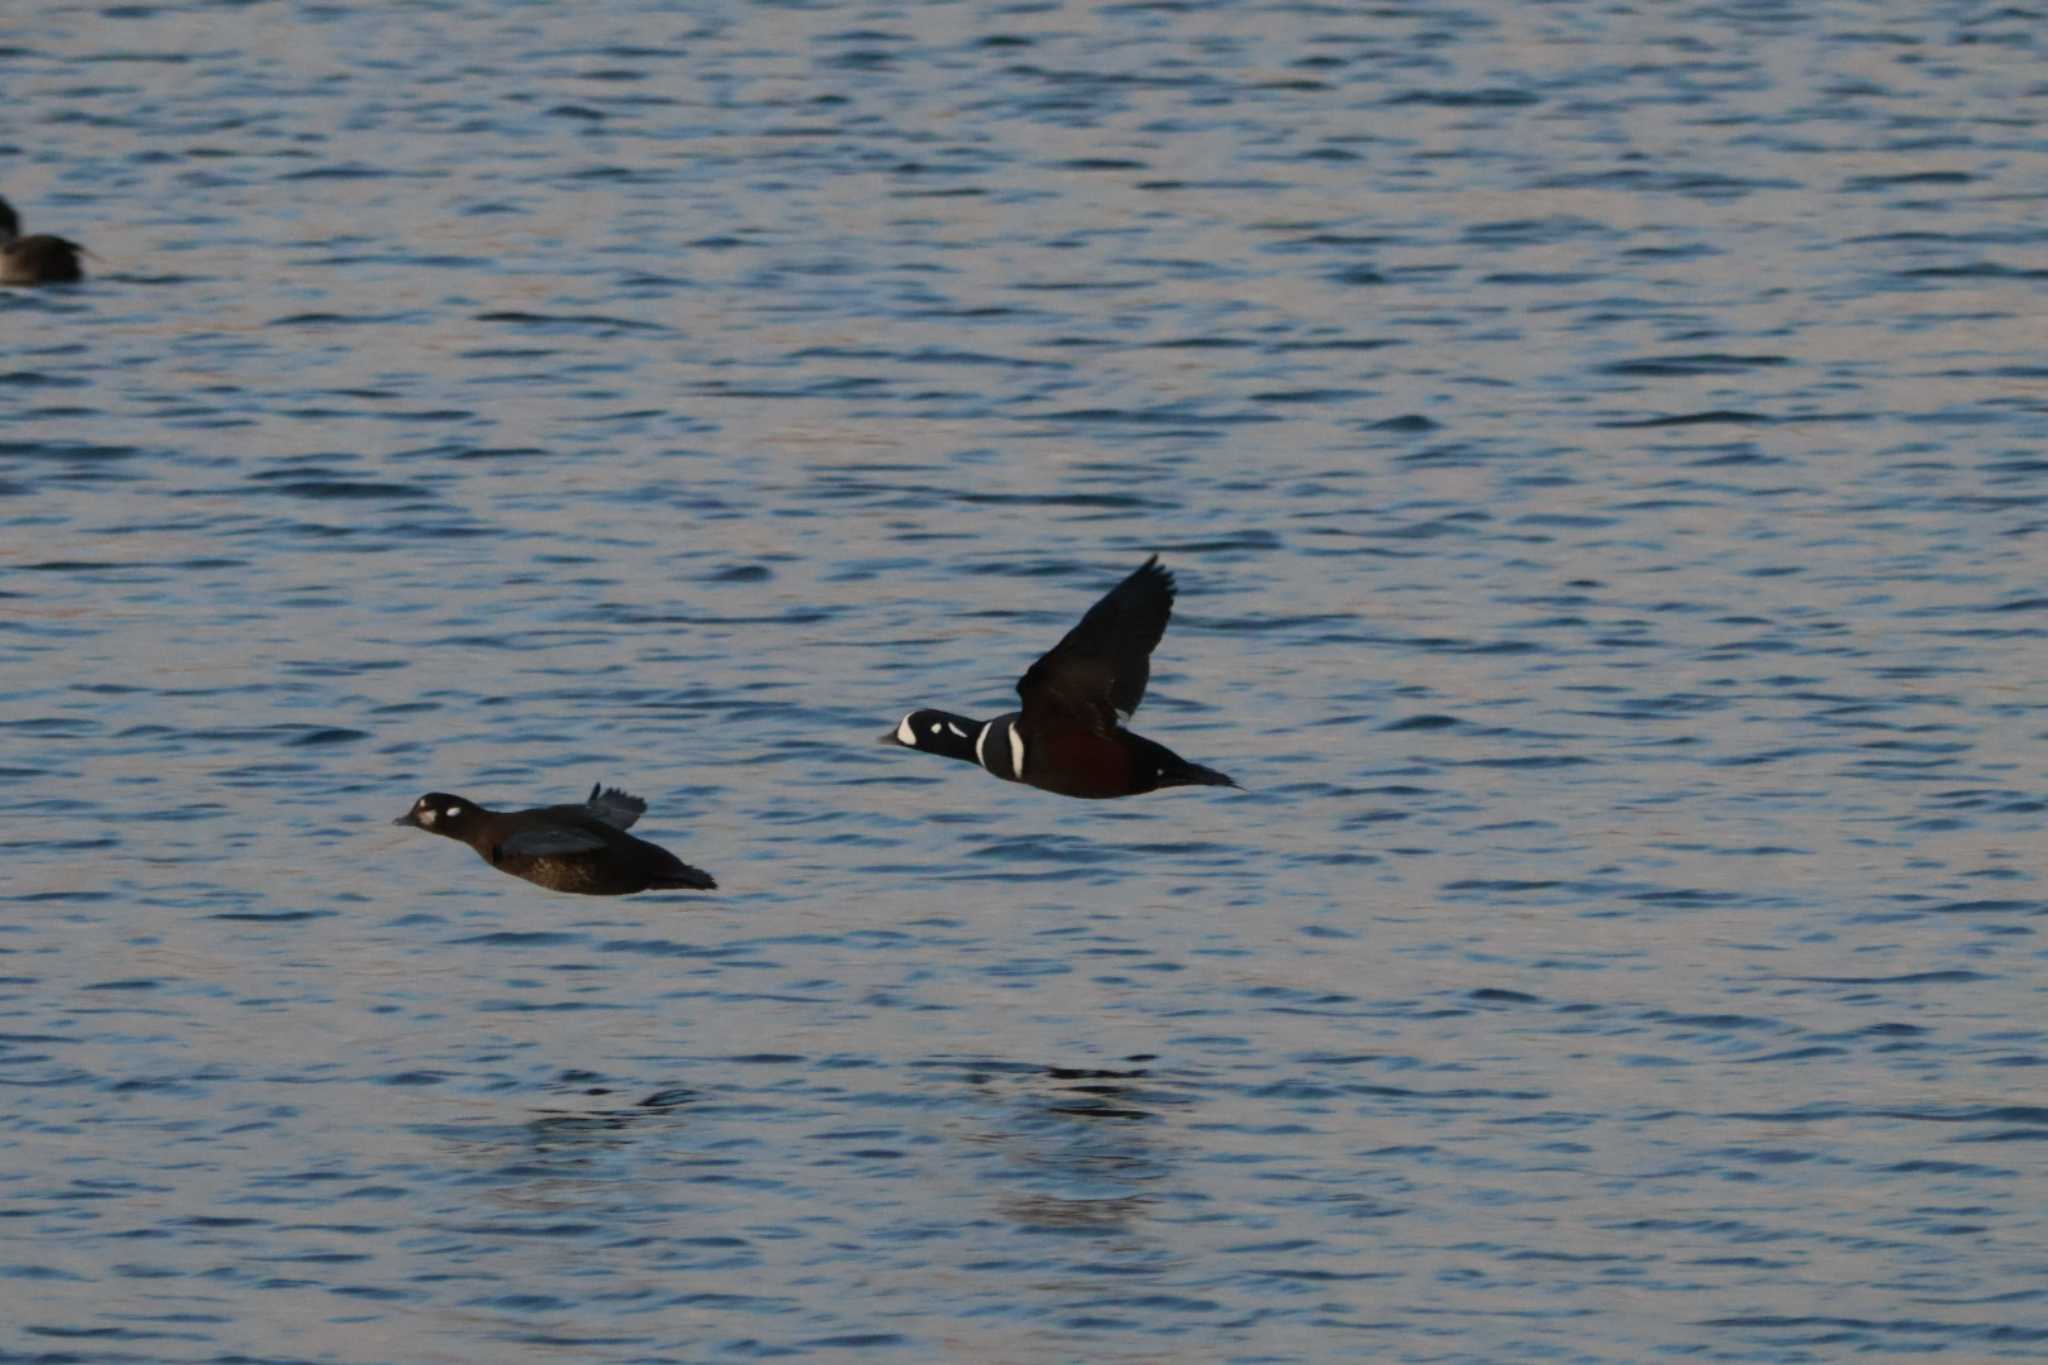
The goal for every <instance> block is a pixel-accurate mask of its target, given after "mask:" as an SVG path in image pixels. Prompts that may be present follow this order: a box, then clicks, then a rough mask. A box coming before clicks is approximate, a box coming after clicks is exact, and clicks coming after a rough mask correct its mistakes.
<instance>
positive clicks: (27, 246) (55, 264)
mask: <svg viewBox="0 0 2048 1365" xmlns="http://www.w3.org/2000/svg"><path fill="white" fill-rule="evenodd" d="M83 250H85V248H84V247H82V246H80V245H79V244H78V243H76V242H72V241H66V240H65V239H64V238H62V237H51V236H47V235H45V234H43V233H37V234H36V235H35V236H33V237H24V236H22V235H21V219H20V218H19V217H18V216H16V214H15V212H14V206H13V205H12V204H9V203H8V202H7V201H6V200H5V199H0V284H68V283H70V282H71V281H73V280H82V279H84V278H85V272H84V271H83V270H80V269H79V268H78V253H79V252H81V251H83Z"/></svg>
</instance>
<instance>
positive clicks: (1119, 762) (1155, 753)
mask: <svg viewBox="0 0 2048 1365" xmlns="http://www.w3.org/2000/svg"><path fill="white" fill-rule="evenodd" d="M1172 611H1173V575H1172V574H1170V573H1168V572H1167V571H1166V570H1165V569H1164V568H1161V567H1160V564H1159V556H1158V555H1153V556H1152V557H1151V558H1150V559H1148V560H1146V561H1145V562H1144V564H1143V565H1142V566H1140V567H1139V569H1138V570H1137V572H1135V573H1133V574H1132V575H1131V576H1130V577H1129V578H1126V579H1125V580H1124V581H1123V582H1121V583H1119V584H1117V586H1116V588H1115V589H1114V590H1112V591H1111V592H1110V594H1109V595H1108V596H1107V597H1105V598H1103V599H1102V600H1101V601H1100V602H1097V603H1096V604H1095V605H1094V606H1093V607H1090V608H1089V609H1088V614H1087V615H1086V616H1084V617H1082V618H1081V624H1080V625H1078V626H1075V627H1074V628H1073V629H1072V630H1070V631H1068V632H1067V637H1066V638H1065V639H1064V640H1061V641H1060V642H1059V643H1058V644H1057V645H1054V646H1053V647H1052V649H1051V650H1050V651H1049V652H1048V653H1047V654H1046V655H1045V656H1044V657H1042V658H1041V659H1039V661H1038V662H1037V663H1035V664H1033V665H1031V667H1030V668H1028V669H1026V670H1024V676H1023V677H1021V678H1019V679H1017V694H1018V695H1019V696H1021V697H1022V698H1023V699H1024V709H1023V710H1022V711H1013V712H1011V713H1010V714H1009V715H1007V716H997V717H996V718H995V719H994V720H985V721H984V720H969V719H967V717H965V716H956V715H953V714H951V713H949V712H946V711H912V712H911V713H910V714H909V715H907V716H905V717H904V718H903V720H902V722H901V723H900V724H898V725H897V727H896V728H895V729H894V730H891V731H890V732H889V733H888V734H886V735H883V736H882V742H883V743H885V744H901V745H902V746H903V747H904V748H906V749H922V750H923V751H924V752H926V753H928V754H944V755H945V756H946V757H948V758H963V759H966V760H967V761H968V762H969V763H979V764H980V765H981V766H982V767H984V768H986V769H988V770H989V771H990V772H992V773H994V774H995V775H996V776H997V777H1000V778H1003V779H1004V780H1006V781H1010V782H1023V783H1027V784H1028V785H1030V786H1033V787H1042V788H1044V789H1045V790H1046V791H1049V792H1058V793H1059V794H1060V795H1061V796H1083V797H1097V798H1100V797H1111V796H1136V795H1138V794H1139V793H1141V792H1149V791H1157V790H1158V789H1159V788H1161V787H1195V786H1200V787H1235V786H1236V785H1237V783H1235V782H1233V781H1231V780H1230V779H1229V778H1227V777H1225V776H1224V775H1223V774H1222V773H1219V772H1217V771H1216V770H1215V769H1214V768H1204V767H1203V766H1202V765H1201V764H1199V763H1190V762H1188V761H1187V760H1186V759H1184V758H1182V757H1181V756H1180V755H1179V754H1176V753H1174V752H1173V751H1172V750H1171V749H1168V748H1167V747H1166V746H1165V745H1163V744H1155V743H1153V742H1152V741H1151V740H1149V739H1146V738H1145V737H1144V736H1142V735H1134V734H1132V733H1131V732H1130V731H1129V730H1126V729H1124V726H1123V723H1124V722H1125V721H1127V720H1129V719H1130V718H1131V713H1132V712H1134V711H1136V710H1137V709H1138V703H1139V702H1140V701H1141V700H1143V698H1144V696H1145V683H1146V681H1147V680H1148V679H1149V678H1150V677H1151V675H1152V662H1151V660H1152V650H1153V647H1154V646H1156V645H1157V644H1158V643H1159V638H1160V637H1161V636H1162V635H1164V634H1165V633H1166V618H1167V616H1168V615H1170V614H1171V613H1172Z"/></svg>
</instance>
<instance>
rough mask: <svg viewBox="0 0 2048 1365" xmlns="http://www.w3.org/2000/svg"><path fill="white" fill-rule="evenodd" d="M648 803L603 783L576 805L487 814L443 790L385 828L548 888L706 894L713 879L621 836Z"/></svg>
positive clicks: (610, 893) (616, 893) (430, 794)
mask: <svg viewBox="0 0 2048 1365" xmlns="http://www.w3.org/2000/svg"><path fill="white" fill-rule="evenodd" d="M646 809H647V803H646V802H645V801H642V800H641V799H640V798H639V797H637V796H631V795H628V794H627V793H625V792H622V791H620V790H618V789H617V788H616V787H607V786H604V785H603V784H602V783H600V784H598V785H597V786H594V787H592V788H591V789H590V799H589V800H587V801H585V802H584V803H583V804H582V805H580V806H543V807H540V808H539V809H537V810H513V811H493V810H486V809H484V808H483V807H482V806H479V805H478V804H476V802H474V801H468V800H464V799H463V798H462V797H460V796H450V795H448V794H447V793H446V792H428V793H427V794H426V795H425V796H422V797H421V798H420V799H419V800H417V801H415V802H413V806H412V809H411V810H409V811H407V812H406V813H405V814H403V815H401V816H399V817H398V818H397V819H396V820H393V821H392V822H391V823H392V824H394V825H410V826H412V827H413V828H415V829H423V830H425V831H427V832H428V833H429V834H439V835H441V836H443V837H444V838H449V839H455V840H458V841H460V842H462V843H465V844H468V845H469V846H470V847H471V848H473V849H475V850H476V851H477V855H478V856H479V857H481V858H482V859H483V860H484V861H485V862H487V863H489V864H490V865H491V866H492V867H495V868H497V869H498V870H499V871H500V872H509V873H510V874H512V875H513V876H515V877H523V878H525V879H526V880H527V881H530V882H532V883H533V884H534V885H535V886H544V887H546V888H547V889H548V890H550V891H572V892H575V893H577V894H579V895H585V896H630V895H632V894H634V893H635V892H638V891H712V890H716V889H717V887H718V883H717V882H715V881H713V880H712V879H711V874H710V873H708V872H706V871H704V870H703V869H701V868H695V867H691V866H690V865H689V864H688V863H686V862H684V861H682V860H681V859H680V858H678V857H676V855H675V854H673V853H670V852H669V851H668V850H667V849H665V848H662V847H660V846H658V845H656V844H650V843H648V842H647V841H646V840H645V839H636V838H634V837H633V836H632V835H630V834H628V833H626V831H627V830H628V829H631V828H632V826H633V822H634V821H636V820H638V819H639V818H640V816H641V815H642V813H644V812H645V811H646Z"/></svg>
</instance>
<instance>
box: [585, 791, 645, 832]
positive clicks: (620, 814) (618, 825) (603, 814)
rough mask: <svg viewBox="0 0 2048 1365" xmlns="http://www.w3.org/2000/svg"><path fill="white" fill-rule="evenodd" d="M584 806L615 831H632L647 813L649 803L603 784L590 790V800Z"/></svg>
mask: <svg viewBox="0 0 2048 1365" xmlns="http://www.w3.org/2000/svg"><path fill="white" fill-rule="evenodd" d="M583 804H584V806H585V808H586V809H587V810H588V811H589V812H590V814H591V815H592V816H593V817H594V818H596V819H599V820H602V821H604V822H605V823H606V824H607V825H610V826H611V827H612V828H613V829H631V828H633V822H634V821H635V820H638V819H639V818H640V817H641V816H642V815H644V814H646V812H647V803H646V802H645V801H642V800H641V799H640V798H639V797H637V796H634V795H631V794H630V793H627V792H622V791H620V790H619V789H618V788H617V787H607V786H605V785H604V784H603V783H599V784H598V785H596V786H594V787H592V788H591V789H590V799H589V800H588V801H586V802H584V803H583Z"/></svg>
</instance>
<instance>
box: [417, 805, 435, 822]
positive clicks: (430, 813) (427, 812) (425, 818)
mask: <svg viewBox="0 0 2048 1365" xmlns="http://www.w3.org/2000/svg"><path fill="white" fill-rule="evenodd" d="M419 817H420V823H421V824H423V825H431V824H433V823H434V808H433V807H432V806H421V807H420V810H419Z"/></svg>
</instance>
